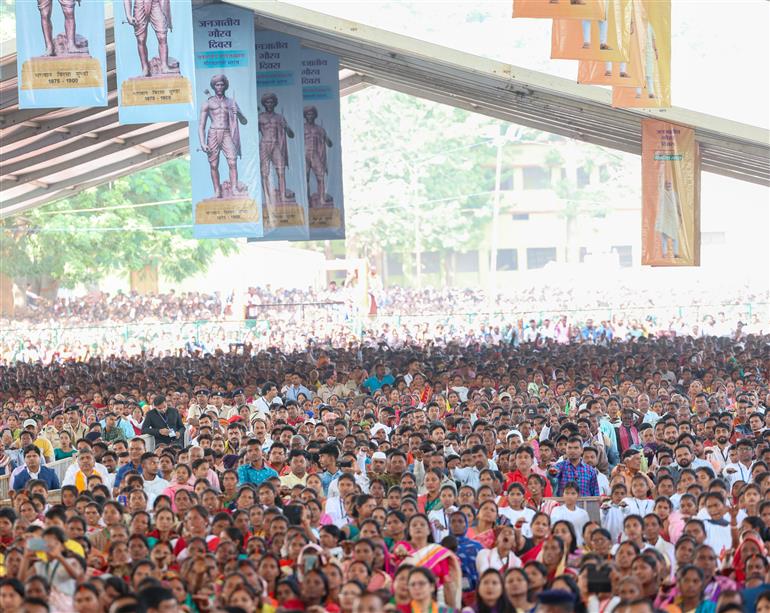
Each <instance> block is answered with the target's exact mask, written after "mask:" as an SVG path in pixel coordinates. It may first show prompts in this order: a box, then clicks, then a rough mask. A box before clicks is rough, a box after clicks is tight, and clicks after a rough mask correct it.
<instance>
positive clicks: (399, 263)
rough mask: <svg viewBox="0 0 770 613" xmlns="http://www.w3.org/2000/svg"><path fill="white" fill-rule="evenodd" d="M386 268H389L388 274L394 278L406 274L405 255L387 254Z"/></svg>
mask: <svg viewBox="0 0 770 613" xmlns="http://www.w3.org/2000/svg"><path fill="white" fill-rule="evenodd" d="M386 266H387V267H388V274H389V275H394V276H397V277H398V276H401V275H403V274H404V254H403V253H389V254H387V259H386Z"/></svg>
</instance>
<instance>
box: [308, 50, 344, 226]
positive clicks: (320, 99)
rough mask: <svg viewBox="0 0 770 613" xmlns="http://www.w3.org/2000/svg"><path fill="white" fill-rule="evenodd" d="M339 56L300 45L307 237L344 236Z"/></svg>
mask: <svg viewBox="0 0 770 613" xmlns="http://www.w3.org/2000/svg"><path fill="white" fill-rule="evenodd" d="M339 73H340V60H339V58H338V57H337V56H336V55H330V54H328V53H324V52H323V51H316V50H315V49H307V48H303V49H302V102H303V105H304V107H303V109H302V115H303V117H304V119H305V125H304V134H305V176H306V177H307V193H308V201H309V212H310V239H311V240H334V239H340V238H345V213H344V211H345V208H344V206H343V201H342V199H343V186H342V143H341V142H340V141H341V140H342V134H341V132H342V131H341V129H340V77H339Z"/></svg>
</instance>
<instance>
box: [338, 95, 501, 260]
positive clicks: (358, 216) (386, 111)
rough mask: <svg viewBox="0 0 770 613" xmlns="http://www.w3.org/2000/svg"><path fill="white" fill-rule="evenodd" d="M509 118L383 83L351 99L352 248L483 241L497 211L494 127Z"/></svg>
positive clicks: (435, 247)
mask: <svg viewBox="0 0 770 613" xmlns="http://www.w3.org/2000/svg"><path fill="white" fill-rule="evenodd" d="M501 123H502V122H499V121H496V120H494V119H490V118H488V117H484V116H482V115H477V114H473V113H469V112H467V111H464V110H461V109H455V108H452V107H449V106H445V105H441V104H437V103H434V102H430V101H426V100H422V99H420V98H415V97H413V96H408V95H406V94H401V93H397V92H393V91H388V90H384V89H380V88H376V87H371V88H368V89H366V90H363V91H361V92H359V93H357V94H355V95H352V96H349V97H348V98H346V100H345V103H344V105H343V121H342V125H343V126H344V130H345V132H344V140H345V142H344V148H343V155H344V156H345V160H344V165H345V175H346V186H345V187H346V189H345V198H346V201H345V202H346V204H345V206H346V224H347V228H348V230H347V235H348V238H349V240H350V243H351V250H352V251H354V252H356V251H357V252H359V253H360V254H362V255H367V256H372V255H376V254H378V253H381V252H382V251H385V250H389V251H395V252H414V251H415V250H418V251H423V252H426V251H446V250H450V249H470V248H473V247H475V246H477V245H478V243H479V242H480V241H481V239H482V237H483V236H484V232H485V231H486V226H487V223H488V221H489V219H490V218H491V214H492V191H493V189H494V175H495V148H494V146H493V145H492V138H491V134H492V133H493V132H495V131H497V132H499V131H500V129H501V128H500V126H501ZM412 273H413V274H414V270H412Z"/></svg>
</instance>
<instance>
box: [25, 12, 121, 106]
mask: <svg viewBox="0 0 770 613" xmlns="http://www.w3.org/2000/svg"><path fill="white" fill-rule="evenodd" d="M16 51H17V66H18V68H17V70H18V74H17V76H18V84H19V108H22V109H25V108H57V107H68V108H69V107H75V106H107V54H106V51H105V44H104V3H103V2H102V0H81V1H79V2H78V1H76V0H18V1H17V2H16Z"/></svg>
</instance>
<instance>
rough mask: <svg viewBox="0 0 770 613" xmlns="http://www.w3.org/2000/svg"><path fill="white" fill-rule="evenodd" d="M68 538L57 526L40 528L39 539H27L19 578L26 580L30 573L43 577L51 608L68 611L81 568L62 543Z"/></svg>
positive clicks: (30, 575) (72, 604)
mask: <svg viewBox="0 0 770 613" xmlns="http://www.w3.org/2000/svg"><path fill="white" fill-rule="evenodd" d="M66 540H67V537H66V536H65V534H64V531H63V530H62V529H61V528H58V527H50V528H47V529H46V530H44V531H43V538H42V539H30V541H29V542H28V543H27V549H26V551H25V553H24V560H23V562H22V566H21V569H20V576H19V578H20V579H21V580H22V581H26V580H27V579H28V578H30V577H32V576H33V575H40V576H43V577H45V578H46V579H47V580H48V582H49V585H50V586H51V596H50V604H51V607H52V609H54V610H59V611H71V610H73V608H74V602H73V597H74V595H75V589H76V586H77V583H78V581H79V580H80V578H81V577H82V576H83V573H84V571H83V567H82V566H81V565H80V562H78V561H77V560H76V559H74V557H73V555H74V554H71V553H70V552H69V551H68V550H67V549H66V548H65V546H64V544H65V542H66Z"/></svg>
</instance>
